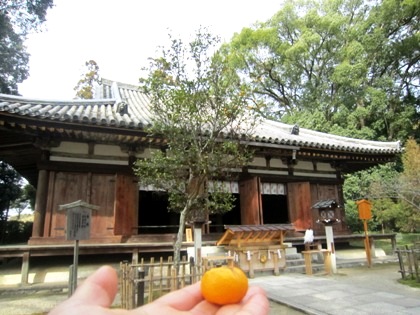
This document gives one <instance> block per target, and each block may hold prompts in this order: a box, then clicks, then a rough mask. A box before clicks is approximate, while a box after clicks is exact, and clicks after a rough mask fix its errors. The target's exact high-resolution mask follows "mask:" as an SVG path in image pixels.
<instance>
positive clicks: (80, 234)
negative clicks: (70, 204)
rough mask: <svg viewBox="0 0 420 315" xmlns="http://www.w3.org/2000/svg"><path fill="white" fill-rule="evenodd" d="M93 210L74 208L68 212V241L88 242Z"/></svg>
mask: <svg viewBox="0 0 420 315" xmlns="http://www.w3.org/2000/svg"><path fill="white" fill-rule="evenodd" d="M91 217H92V210H91V209H87V208H79V207H78V208H72V209H69V210H67V230H66V239H67V240H88V239H89V237H90V223H91Z"/></svg>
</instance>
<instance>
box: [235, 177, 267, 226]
mask: <svg viewBox="0 0 420 315" xmlns="http://www.w3.org/2000/svg"><path fill="white" fill-rule="evenodd" d="M239 196H240V203H241V223H242V224H263V220H262V206H261V195H260V181H259V178H258V177H253V178H250V179H246V180H241V181H240V182H239Z"/></svg>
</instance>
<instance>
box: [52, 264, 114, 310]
mask: <svg viewBox="0 0 420 315" xmlns="http://www.w3.org/2000/svg"><path fill="white" fill-rule="evenodd" d="M117 290H118V277H117V273H116V271H115V270H114V269H113V268H112V267H109V266H103V267H101V268H99V269H98V270H97V271H96V272H95V273H94V274H92V275H91V276H89V277H88V278H87V279H86V280H85V281H84V282H83V283H82V284H81V285H80V286H79V287H78V288H77V290H76V291H75V292H74V294H73V295H72V296H71V297H70V298H68V299H67V300H66V301H64V302H63V303H60V304H59V305H57V306H56V307H55V308H54V309H53V310H52V311H51V312H50V313H49V315H66V314H74V312H75V310H79V311H80V310H83V309H85V310H86V308H87V309H89V307H104V308H108V307H110V306H111V304H112V302H113V301H114V298H115V295H116V294H117ZM76 313H77V311H76Z"/></svg>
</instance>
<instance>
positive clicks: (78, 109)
mask: <svg viewBox="0 0 420 315" xmlns="http://www.w3.org/2000/svg"><path fill="white" fill-rule="evenodd" d="M95 95H96V97H97V99H94V100H69V101H62V100H41V99H27V98H24V97H18V96H10V95H4V94H0V113H1V112H3V113H4V114H11V115H13V116H20V117H22V118H25V117H28V118H32V119H37V120H39V121H43V122H57V123H60V122H63V123H64V122H65V123H67V124H73V125H85V126H91V127H95V126H103V127H111V128H115V133H118V130H126V129H130V130H133V131H135V130H139V131H141V130H143V129H144V127H145V126H147V125H150V123H151V112H150V111H149V99H148V97H147V96H146V95H144V94H143V93H141V92H140V91H139V90H138V87H137V86H133V85H127V84H121V83H116V82H112V81H109V80H103V83H102V85H101V86H99V88H98V89H97V90H96V93H95ZM292 129H293V126H292V125H288V124H284V123H280V122H276V121H272V120H268V119H264V120H262V121H261V123H260V124H259V126H257V127H256V129H255V135H254V139H253V141H254V142H255V144H260V145H264V144H265V145H285V146H296V147H305V148H314V149H324V150H331V151H337V152H355V153H369V154H395V153H398V152H400V150H401V148H400V144H399V142H379V141H368V140H359V139H353V138H348V137H340V136H335V135H331V134H326V133H321V132H316V131H312V130H308V129H304V128H300V129H299V132H298V133H297V134H292Z"/></svg>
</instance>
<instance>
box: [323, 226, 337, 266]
mask: <svg viewBox="0 0 420 315" xmlns="http://www.w3.org/2000/svg"><path fill="white" fill-rule="evenodd" d="M325 236H326V242H327V249H328V250H329V251H330V252H331V269H332V272H333V273H337V260H336V257H335V248H334V235H333V228H332V226H331V225H325Z"/></svg>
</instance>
